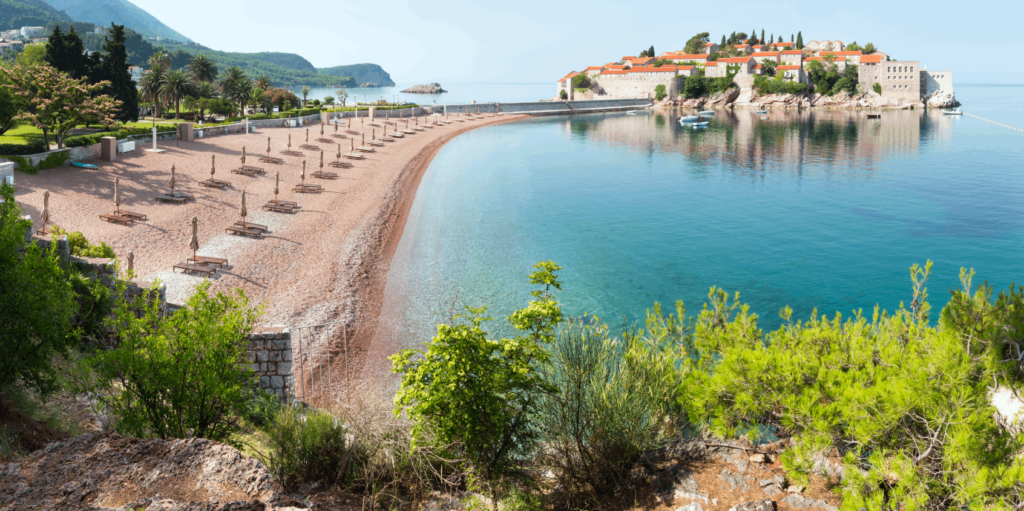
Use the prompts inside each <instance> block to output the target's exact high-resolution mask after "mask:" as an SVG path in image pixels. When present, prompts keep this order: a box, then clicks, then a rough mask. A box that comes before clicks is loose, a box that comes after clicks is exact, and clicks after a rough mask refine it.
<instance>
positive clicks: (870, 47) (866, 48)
mask: <svg viewBox="0 0 1024 511" xmlns="http://www.w3.org/2000/svg"><path fill="white" fill-rule="evenodd" d="M876 51H878V48H875V45H874V43H868V44H865V45H864V53H866V54H868V55H870V54H872V53H874V52H876Z"/></svg>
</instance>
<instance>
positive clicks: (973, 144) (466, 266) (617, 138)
mask: <svg viewBox="0 0 1024 511" xmlns="http://www.w3.org/2000/svg"><path fill="white" fill-rule="evenodd" d="M1021 93H1024V87H981V86H962V87H959V88H958V90H957V96H958V98H959V99H960V100H961V101H962V102H963V103H964V110H965V111H967V112H971V113H974V114H976V115H979V116H981V117H985V118H988V119H992V120H994V121H997V122H1002V123H1004V124H1010V125H1018V126H1021V127H1024V106H1022V105H1021V102H1020V101H1019V99H1017V98H1019V97H1020V96H1021ZM675 120H676V119H675V117H674V116H672V115H667V114H665V115H663V114H653V113H652V114H641V115H636V116H631V115H624V114H608V115H600V114H596V115H585V116H575V117H572V118H566V117H553V118H538V119H531V120H527V121H525V122H519V123H512V124H505V125H499V126H493V127H487V128H481V129H478V130H475V131H472V132H469V133H468V134H466V135H463V136H461V137H459V138H457V139H455V140H453V141H452V142H451V143H450V144H448V145H447V146H446V147H445V148H444V149H442V150H441V151H440V152H439V154H438V155H437V157H436V158H435V160H434V161H433V163H432V165H431V167H430V168H429V170H428V171H427V173H426V175H425V176H424V179H423V181H422V184H421V185H420V188H419V190H418V193H417V195H416V200H415V203H414V205H413V207H412V211H411V215H410V220H409V223H408V225H407V227H406V231H405V233H404V235H403V238H402V241H401V243H400V246H399V249H398V252H397V253H396V257H395V260H394V263H393V265H392V266H393V267H392V271H391V273H390V275H389V280H388V287H387V290H386V292H385V295H386V297H385V308H384V314H383V315H382V320H381V328H380V331H379V334H378V342H382V343H391V344H394V345H395V346H410V345H415V344H419V343H421V342H424V341H426V340H428V339H429V337H430V335H431V334H432V332H433V331H434V329H435V325H436V324H437V323H438V322H441V321H447V320H448V319H449V318H450V316H451V311H452V310H456V309H461V307H462V305H488V306H489V307H490V309H489V315H490V316H492V317H495V318H503V317H504V316H506V315H507V314H508V313H509V312H510V311H511V310H513V309H514V308H516V307H519V306H522V305H523V304H525V302H526V301H527V300H528V298H529V297H528V295H527V293H528V291H529V290H530V288H529V286H528V285H527V284H526V274H527V273H529V272H530V271H531V267H530V265H531V264H532V263H534V262H535V261H537V260H541V259H552V260H555V261H557V262H558V263H559V264H561V265H562V266H564V267H565V269H564V270H563V271H562V272H561V275H562V278H563V279H564V281H565V285H564V287H563V291H562V292H560V293H559V294H558V296H559V298H560V300H561V301H562V302H563V304H564V306H565V308H566V310H567V312H569V313H571V314H573V315H579V314H582V313H584V312H588V313H593V314H597V315H598V316H599V317H601V318H602V319H604V320H606V321H608V322H609V323H610V324H613V325H617V326H621V325H623V324H625V323H631V322H633V321H636V320H637V319H642V318H643V315H644V311H645V309H647V308H649V307H650V306H651V305H652V304H653V303H654V302H655V301H658V302H661V303H662V304H666V305H669V306H671V304H673V303H674V302H675V301H676V300H683V301H684V302H685V303H686V305H687V308H688V309H689V311H690V312H691V313H696V312H697V311H698V310H699V308H700V307H701V305H702V304H703V303H704V301H705V299H706V296H707V293H708V289H709V288H710V287H711V286H718V287H720V288H723V289H725V290H727V291H729V292H736V291H738V292H740V298H741V301H743V302H745V303H747V304H749V305H750V308H751V310H752V311H753V312H756V313H757V314H759V315H760V316H761V318H762V319H761V321H760V323H761V325H762V327H764V328H775V327H777V326H778V325H779V323H780V319H779V316H778V313H779V310H780V309H781V308H782V307H784V306H786V305H789V306H790V307H792V308H793V310H794V317H796V318H807V317H808V316H809V315H810V314H811V313H812V311H813V310H814V309H817V310H818V311H819V312H823V313H827V314H828V315H829V316H832V315H833V314H834V313H836V312H837V311H838V312H841V313H843V314H844V315H849V314H850V313H851V312H853V311H855V310H857V309H863V310H864V312H865V314H867V315H870V313H871V309H872V308H873V307H874V306H875V304H878V305H880V306H881V307H882V308H884V309H887V310H890V311H891V310H893V309H895V308H897V307H898V306H899V304H900V302H901V301H904V302H908V303H909V301H910V299H911V287H910V284H911V283H910V279H909V273H908V269H909V267H910V265H912V264H913V263H922V264H923V263H924V262H925V261H927V260H932V261H934V263H935V264H934V268H933V276H932V279H931V280H930V283H929V286H928V287H929V290H930V293H931V301H932V304H933V307H934V308H935V309H936V310H937V309H939V308H940V307H941V306H942V305H944V304H945V302H946V301H947V300H948V296H949V294H948V290H949V289H950V288H951V287H953V286H955V285H956V284H957V281H958V273H959V269H960V267H968V268H974V269H976V270H977V272H978V277H977V279H976V280H977V281H978V282H981V281H982V280H988V281H989V282H990V283H992V284H993V285H994V286H995V287H996V288H997V289H1002V288H1005V287H1007V286H1008V285H1009V284H1010V283H1011V282H1016V281H1022V279H1021V276H1022V270H1024V257H1022V254H1021V247H1022V242H1024V201H1022V198H1024V158H1022V156H1024V133H1020V132H1017V131H1012V130H1009V129H1006V128H1002V127H999V126H996V125H993V124H989V123H986V122H983V121H980V120H978V119H975V118H972V117H967V116H965V117H963V118H956V117H944V116H942V115H939V114H938V113H937V112H923V111H906V112H888V113H886V114H884V116H883V118H882V119H881V120H880V121H879V120H871V121H869V120H867V119H865V118H864V114H863V113H862V112H814V113H806V112H804V113H786V114H772V115H771V117H770V119H769V120H767V121H765V120H760V119H758V117H757V116H755V115H754V114H753V113H752V112H749V111H737V112H735V113H726V112H720V113H719V114H718V115H717V116H716V118H715V121H714V123H713V126H712V127H710V128H709V129H707V130H705V131H694V130H692V129H688V128H681V127H679V125H678V124H677V123H676V122H675ZM501 324H503V321H502V322H495V324H494V327H495V329H497V328H496V327H498V326H499V325H501Z"/></svg>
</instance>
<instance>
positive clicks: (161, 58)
mask: <svg viewBox="0 0 1024 511" xmlns="http://www.w3.org/2000/svg"><path fill="white" fill-rule="evenodd" d="M148 63H149V67H150V68H151V69H156V68H160V69H162V70H164V71H166V70H167V68H169V67H171V57H170V56H169V55H167V54H166V53H164V52H162V51H158V52H156V53H154V54H152V55H150V56H149V61H148Z"/></svg>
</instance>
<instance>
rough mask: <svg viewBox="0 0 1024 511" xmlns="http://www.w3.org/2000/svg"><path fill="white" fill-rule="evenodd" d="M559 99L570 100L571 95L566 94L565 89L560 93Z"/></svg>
mask: <svg viewBox="0 0 1024 511" xmlns="http://www.w3.org/2000/svg"><path fill="white" fill-rule="evenodd" d="M558 97H559V98H561V99H569V93H568V92H565V89H562V90H560V91H558Z"/></svg>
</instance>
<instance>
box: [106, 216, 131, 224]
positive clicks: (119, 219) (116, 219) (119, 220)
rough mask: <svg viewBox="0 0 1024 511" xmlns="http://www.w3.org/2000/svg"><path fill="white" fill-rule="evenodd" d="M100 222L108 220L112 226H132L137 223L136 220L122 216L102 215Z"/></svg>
mask: <svg viewBox="0 0 1024 511" xmlns="http://www.w3.org/2000/svg"><path fill="white" fill-rule="evenodd" d="M100 220H106V221H107V222H110V223H112V224H121V225H130V224H134V223H135V219H134V218H130V217H126V216H122V215H100Z"/></svg>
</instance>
